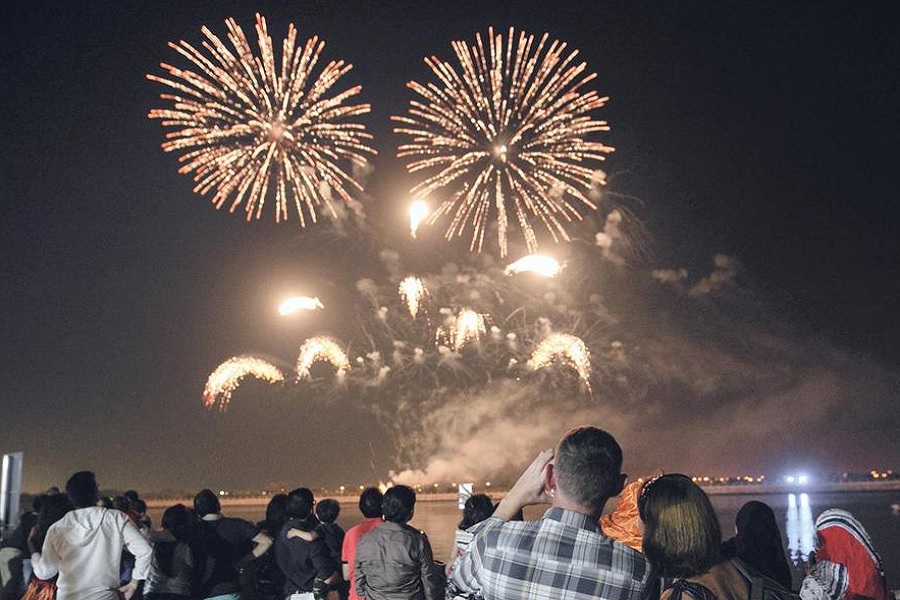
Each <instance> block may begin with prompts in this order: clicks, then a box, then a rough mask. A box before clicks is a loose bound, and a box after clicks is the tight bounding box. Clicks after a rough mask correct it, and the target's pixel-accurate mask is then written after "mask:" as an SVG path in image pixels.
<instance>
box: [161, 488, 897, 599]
mask: <svg viewBox="0 0 900 600" xmlns="http://www.w3.org/2000/svg"><path fill="white" fill-rule="evenodd" d="M711 499H712V502H713V505H714V506H715V507H716V511H717V512H718V514H719V520H720V522H721V525H722V534H723V536H724V537H726V538H727V537H731V535H733V532H734V519H735V517H736V516H737V512H738V510H740V508H741V506H743V505H744V503H745V502H748V501H749V500H759V501H762V502H765V503H766V504H768V505H769V506H771V507H772V509H773V510H774V511H775V516H776V517H777V518H778V521H779V526H780V527H781V533H782V535H783V536H784V538H785V544H786V550H787V554H788V558H789V559H791V560H793V561H794V563H795V568H794V584H795V587H799V584H800V580H801V579H802V577H803V568H804V560H805V559H806V557H807V556H808V555H809V552H810V551H811V550H813V547H814V543H815V526H814V522H815V518H816V516H817V515H818V514H819V513H821V512H822V511H823V510H825V509H827V508H843V509H844V510H848V511H850V512H851V513H853V515H854V516H855V517H856V518H857V519H858V520H859V521H860V522H861V523H862V524H863V526H864V527H865V528H866V530H867V531H868V532H869V535H870V536H871V537H872V542H873V543H874V545H875V548H876V549H877V550H878V552H879V553H880V554H881V557H882V559H883V561H884V567H885V572H886V574H887V578H888V586H889V587H890V588H891V589H900V515H898V514H894V513H893V512H892V511H891V504H893V503H896V502H900V493H898V492H852V493H830V494H790V495H788V494H765V495H752V496H751V495H714V496H711ZM545 508H546V507H531V508H529V509H528V510H526V513H525V516H526V518H528V519H532V518H538V517H539V516H540V515H541V513H542V512H543V511H544V509H545ZM609 508H612V504H611V505H610V507H609ZM223 512H224V513H225V514H227V515H228V516H232V517H241V518H244V519H247V520H250V521H254V522H255V521H258V520H260V519H261V518H262V517H263V515H264V513H265V507H264V506H252V507H227V508H226V509H224V510H223ZM161 513H162V511H161V510H155V511H152V512H151V516H152V517H153V522H154V524H158V523H159V518H160V514H161ZM459 519H460V512H459V509H458V507H457V504H456V502H452V501H436V502H419V503H418V504H417V505H416V514H415V516H414V517H413V520H412V522H411V524H412V525H414V526H415V527H417V528H419V529H421V530H423V531H425V532H426V533H427V534H428V538H429V540H430V541H431V545H432V548H433V549H434V555H435V558H437V559H440V560H446V559H447V557H448V556H449V555H450V550H451V548H452V547H453V533H454V531H455V529H456V524H457V523H458V522H459ZM360 520H361V515H360V514H359V510H358V509H357V507H356V503H355V502H354V503H345V504H342V505H341V514H340V517H339V518H338V523H339V524H340V525H341V526H342V527H343V528H344V529H347V528H349V527H352V526H353V525H355V524H356V523H358V522H359V521H360Z"/></svg>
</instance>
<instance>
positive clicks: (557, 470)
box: [0, 427, 889, 600]
mask: <svg viewBox="0 0 900 600" xmlns="http://www.w3.org/2000/svg"><path fill="white" fill-rule="evenodd" d="M626 480H627V476H626V475H625V474H623V473H622V449H621V447H620V446H619V444H618V442H617V441H616V440H615V438H614V437H613V436H612V435H610V434H609V433H608V432H606V431H603V430H601V429H597V428H595V427H581V428H577V429H574V430H571V431H569V432H568V433H567V434H566V435H565V436H564V437H563V439H562V440H561V441H560V442H559V444H558V445H557V446H556V447H555V448H552V449H548V450H545V451H543V452H541V453H539V454H538V455H537V457H536V458H535V459H534V460H533V461H532V462H531V464H530V465H529V466H528V467H527V468H526V470H525V471H524V473H523V474H522V475H521V477H520V478H519V479H518V481H517V482H516V483H515V485H514V486H513V487H512V488H511V489H510V490H509V492H507V493H506V494H505V495H504V497H503V498H502V500H501V501H500V502H499V503H498V504H494V503H493V502H492V501H491V499H490V498H489V497H487V496H486V495H484V494H476V495H474V496H471V497H470V498H469V499H468V500H467V501H466V504H465V508H464V511H463V519H462V521H460V523H459V526H458V531H457V534H456V538H455V543H454V547H453V551H452V554H451V555H450V556H449V557H448V560H447V561H446V562H444V561H442V560H440V559H437V558H435V557H434V555H433V552H432V547H431V545H430V543H429V541H428V537H427V536H426V535H425V533H424V532H422V531H419V530H418V529H416V528H414V527H412V526H410V525H409V522H410V521H411V520H412V518H413V516H414V514H415V506H416V493H415V491H414V490H413V489H411V488H409V487H407V486H404V485H396V486H393V487H390V488H388V489H387V490H386V491H385V492H384V493H382V492H381V491H380V490H378V489H377V488H367V489H365V490H364V491H363V492H362V493H361V494H360V497H359V511H360V513H361V515H362V520H361V522H360V523H359V524H357V525H355V526H353V527H350V528H349V529H348V530H347V531H346V532H344V530H343V529H342V528H341V527H340V526H339V525H338V524H337V522H336V521H337V518H338V516H339V514H340V510H341V507H340V504H338V502H336V501H335V500H333V499H324V500H321V501H319V502H316V499H315V498H314V495H313V493H312V491H310V490H309V489H307V488H297V489H294V490H292V491H291V492H290V493H287V494H278V495H276V496H274V497H273V498H272V499H271V501H270V502H269V504H268V506H267V508H266V515H265V519H264V520H263V521H261V522H259V523H255V524H254V523H250V522H248V521H246V520H243V519H238V518H232V517H228V516H225V515H223V514H222V507H221V505H220V502H219V498H218V496H217V495H216V494H215V493H213V492H212V491H210V490H208V489H204V490H202V491H200V492H199V493H198V494H197V495H196V496H195V498H194V501H193V506H191V507H188V506H185V505H183V504H176V505H174V506H171V507H169V508H167V509H166V510H165V512H164V513H163V515H162V521H161V523H160V524H159V525H160V527H158V528H153V526H152V523H151V522H150V520H149V518H148V517H147V515H146V504H144V503H143V501H142V500H141V499H140V497H139V495H138V494H137V493H135V492H128V493H126V494H124V495H123V496H121V497H119V498H116V499H113V500H112V501H109V500H107V501H106V502H102V501H101V499H100V498H99V489H98V486H97V481H96V479H95V477H94V474H93V473H91V472H89V471H82V472H79V473H75V474H74V475H72V477H71V478H70V479H69V480H68V482H67V484H66V489H65V493H52V491H51V493H48V494H45V495H43V496H40V497H39V498H37V499H35V502H34V506H33V511H31V512H29V513H26V514H25V515H23V517H22V519H21V521H20V523H19V526H18V527H17V528H16V530H15V531H14V532H13V533H12V534H11V535H9V536H8V537H7V538H5V539H4V540H3V542H2V546H0V584H2V598H0V600H54V599H56V600H132V599H137V600H140V599H146V600H322V599H325V600H347V599H350V600H357V599H367V600H439V599H460V600H462V599H485V600H491V599H565V600H587V599H589V598H598V599H602V600H796V599H797V598H798V597H799V598H802V600H889V592H888V589H887V585H886V579H885V575H884V568H883V565H882V561H881V558H880V556H879V555H878V553H877V552H876V551H875V549H874V547H873V546H872V543H871V539H870V537H869V535H868V534H867V532H866V530H865V529H864V527H863V526H862V524H861V523H859V521H857V520H856V519H855V518H854V517H853V515H851V514H850V513H848V512H847V511H844V510H840V509H830V510H826V511H825V512H823V513H822V514H821V515H820V516H819V518H818V519H817V520H816V530H817V534H818V535H817V548H816V552H815V555H814V557H811V560H810V566H809V568H808V572H807V574H806V576H805V577H804V578H803V580H802V585H800V586H798V588H799V589H794V588H793V582H792V578H791V570H790V566H789V564H788V561H787V558H786V556H785V552H784V542H783V539H782V537H781V532H780V531H779V529H778V525H777V522H776V520H775V515H774V513H773V512H772V509H771V508H770V507H769V506H767V505H766V504H764V503H762V502H758V501H752V502H748V503H747V504H745V505H744V506H743V507H742V508H741V510H740V511H739V513H738V515H737V519H736V523H735V535H734V536H733V537H731V538H729V539H728V540H725V541H724V542H723V536H722V531H721V529H720V526H719V520H718V518H717V515H716V513H715V511H714V509H713V506H712V503H711V502H710V500H709V498H708V497H707V495H706V493H705V492H704V491H703V490H702V489H701V488H700V487H699V486H697V485H696V484H695V483H694V482H693V481H692V480H691V479H690V478H689V477H686V476H684V475H680V474H672V473H667V474H662V473H661V474H659V475H657V476H655V477H652V478H649V479H647V480H646V481H644V480H638V481H634V482H632V483H630V484H627V485H626ZM614 496H619V502H618V505H617V506H616V508H615V510H614V511H612V513H606V514H604V509H605V507H606V504H607V502H608V501H609V499H610V498H612V497H614ZM537 504H549V508H548V509H547V510H546V512H544V514H543V516H541V518H539V519H537V520H525V519H524V518H523V510H524V509H525V507H528V506H532V505H537ZM29 557H30V564H31V570H32V572H31V573H25V572H24V571H23V568H22V565H23V563H27V562H28V561H27V560H25V559H26V558H29ZM685 594H686V595H687V596H689V597H690V598H687V599H684V598H682V597H683V596H684V595H685Z"/></svg>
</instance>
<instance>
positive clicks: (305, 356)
mask: <svg viewBox="0 0 900 600" xmlns="http://www.w3.org/2000/svg"><path fill="white" fill-rule="evenodd" d="M316 361H325V362H328V363H331V364H332V365H333V366H334V368H335V369H336V370H337V375H338V377H342V376H343V375H344V373H346V372H347V370H348V369H349V368H350V359H348V358H347V353H346V352H344V351H343V350H342V349H341V347H340V346H339V345H338V343H337V342H335V341H334V340H332V339H331V338H327V337H314V338H310V339H308V340H306V341H305V342H304V343H303V345H302V346H301V347H300V353H299V355H298V356H297V379H309V376H310V373H309V370H310V368H311V367H312V365H313V363H314V362H316Z"/></svg>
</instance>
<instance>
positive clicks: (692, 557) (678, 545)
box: [638, 473, 750, 600]
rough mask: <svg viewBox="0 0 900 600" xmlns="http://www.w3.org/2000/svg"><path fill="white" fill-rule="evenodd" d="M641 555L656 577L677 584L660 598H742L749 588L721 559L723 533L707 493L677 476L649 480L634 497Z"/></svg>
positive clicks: (731, 566)
mask: <svg viewBox="0 0 900 600" xmlns="http://www.w3.org/2000/svg"><path fill="white" fill-rule="evenodd" d="M638 513H639V515H640V518H641V522H642V523H643V529H644V536H643V549H644V556H645V557H646V558H647V561H648V562H649V563H650V566H651V567H652V568H653V570H654V572H655V574H656V575H657V576H660V577H672V578H674V579H675V584H674V585H672V586H671V587H669V588H668V589H666V590H664V591H663V592H662V594H661V595H660V600H678V599H679V598H681V595H682V594H683V593H686V594H688V595H689V596H690V597H692V598H694V599H695V600H746V599H747V598H748V596H749V593H750V586H749V584H748V582H747V580H746V579H745V578H744V576H743V575H742V574H741V572H740V571H739V570H738V569H737V567H736V566H735V565H734V564H733V563H732V562H731V561H729V560H728V559H726V558H724V557H723V556H722V555H721V552H720V550H721V547H722V530H721V528H720V527H719V519H718V517H717V516H716V512H715V510H714V509H713V506H712V503H711V502H710V501H709V497H708V496H707V495H706V493H705V492H704V491H703V490H702V489H700V487H699V486H698V485H697V484H695V483H694V482H693V481H691V480H690V478H688V477H686V476H685V475H680V474H676V473H673V474H667V475H661V476H659V477H656V478H654V479H651V480H649V481H648V482H647V483H645V484H644V486H643V488H642V489H641V493H640V497H639V498H638Z"/></svg>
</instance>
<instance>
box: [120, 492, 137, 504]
mask: <svg viewBox="0 0 900 600" xmlns="http://www.w3.org/2000/svg"><path fill="white" fill-rule="evenodd" d="M122 495H123V496H125V497H126V498H128V501H129V502H137V501H138V500H140V499H141V496H140V494H138V493H137V492H136V491H135V490H128V491H126V492H125V493H123V494H122Z"/></svg>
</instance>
